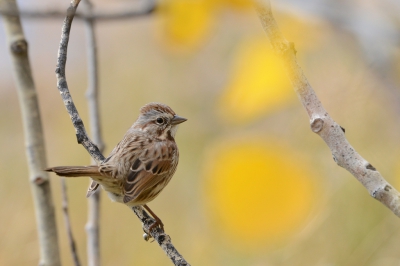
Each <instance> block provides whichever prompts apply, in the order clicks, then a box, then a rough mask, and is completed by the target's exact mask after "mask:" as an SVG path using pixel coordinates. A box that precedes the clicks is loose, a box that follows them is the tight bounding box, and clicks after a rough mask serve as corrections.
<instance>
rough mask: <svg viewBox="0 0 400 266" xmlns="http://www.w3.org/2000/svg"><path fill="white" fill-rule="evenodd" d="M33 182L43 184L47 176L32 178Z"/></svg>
mask: <svg viewBox="0 0 400 266" xmlns="http://www.w3.org/2000/svg"><path fill="white" fill-rule="evenodd" d="M32 182H33V183H34V184H36V185H38V186H40V185H43V184H44V183H45V182H46V178H43V177H42V176H36V177H34V178H33V179H32Z"/></svg>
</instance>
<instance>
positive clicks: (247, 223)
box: [204, 137, 317, 251]
mask: <svg viewBox="0 0 400 266" xmlns="http://www.w3.org/2000/svg"><path fill="white" fill-rule="evenodd" d="M248 139H250V140H248ZM251 139H252V140H251ZM206 168H207V170H206V178H205V180H206V181H205V190H204V197H205V198H206V201H207V203H208V206H207V207H208V208H209V210H210V212H211V216H212V218H213V219H212V220H213V222H214V225H215V226H216V230H217V231H218V232H222V233H223V234H224V235H225V236H224V238H227V239H228V241H229V243H232V244H233V245H234V246H235V247H238V249H240V250H247V251H254V250H259V249H260V248H262V247H265V246H267V245H274V244H276V243H277V242H279V241H282V239H285V238H286V237H288V236H290V235H292V234H293V233H294V232H296V230H298V229H299V228H301V226H302V225H304V224H305V221H306V218H307V217H308V216H309V214H310V210H311V209H312V207H313V206H314V204H315V202H316V200H317V199H316V198H315V196H316V195H315V186H316V184H314V182H315V181H314V180H315V179H314V178H313V176H314V174H313V172H312V171H311V167H308V166H307V163H306V162H305V161H304V160H303V159H302V158H299V157H298V156H295V155H294V154H293V151H291V150H290V149H288V148H286V147H285V146H284V145H279V144H278V143H276V142H275V143H271V142H265V141H263V140H260V139H257V138H252V137H251V138H246V139H243V140H239V141H231V142H227V143H225V144H222V145H219V146H217V147H215V148H214V149H213V150H212V152H211V154H210V155H209V156H208V157H207V162H206Z"/></svg>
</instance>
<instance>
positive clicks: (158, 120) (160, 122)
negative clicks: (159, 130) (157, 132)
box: [156, 117, 164, 125]
mask: <svg viewBox="0 0 400 266" xmlns="http://www.w3.org/2000/svg"><path fill="white" fill-rule="evenodd" d="M156 122H157V124H159V125H161V124H163V123H164V119H163V118H162V117H159V118H157V120H156Z"/></svg>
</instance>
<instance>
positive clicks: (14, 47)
mask: <svg viewBox="0 0 400 266" xmlns="http://www.w3.org/2000/svg"><path fill="white" fill-rule="evenodd" d="M10 48H11V52H12V53H13V54H15V55H25V54H26V53H27V52H28V43H27V42H26V40H25V39H20V40H16V41H14V42H13V43H12V44H11V45H10Z"/></svg>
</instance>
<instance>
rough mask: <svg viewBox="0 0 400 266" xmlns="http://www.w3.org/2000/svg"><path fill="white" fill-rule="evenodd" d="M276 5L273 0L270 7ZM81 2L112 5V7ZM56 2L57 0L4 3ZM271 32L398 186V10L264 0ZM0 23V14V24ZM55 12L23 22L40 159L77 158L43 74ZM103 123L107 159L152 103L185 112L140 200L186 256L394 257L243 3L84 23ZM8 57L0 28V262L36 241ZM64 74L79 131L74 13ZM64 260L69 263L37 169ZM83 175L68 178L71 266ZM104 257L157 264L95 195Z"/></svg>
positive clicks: (258, 260) (360, 192) (48, 69)
mask: <svg viewBox="0 0 400 266" xmlns="http://www.w3.org/2000/svg"><path fill="white" fill-rule="evenodd" d="M278 2H279V3H278ZM93 3H94V4H95V5H96V7H98V8H99V9H101V10H112V9H118V8H124V7H126V6H130V5H132V4H138V2H136V1H135V2H132V1H127V0H118V1H112V2H110V1H105V0H96V1H93ZM19 4H20V6H21V8H23V9H25V10H32V9H42V10H47V9H58V10H64V9H66V7H67V6H68V1H60V0H58V1H49V0H42V1H35V3H33V2H31V1H26V0H23V1H19ZM272 5H273V8H274V14H275V17H276V19H277V22H278V24H279V26H280V28H281V30H282V32H283V34H284V36H285V37H286V38H287V39H288V40H290V41H293V42H294V43H295V45H296V50H297V52H298V53H297V56H298V60H299V64H300V65H301V67H302V68H303V70H304V72H305V74H306V76H307V78H308V79H309V81H310V83H311V85H312V86H313V87H314V89H315V90H316V93H317V95H318V96H319V97H320V99H321V101H322V103H323V104H324V106H325V108H326V109H327V110H328V112H329V113H330V115H331V116H332V117H333V118H334V119H335V120H336V121H337V122H338V123H339V124H340V125H341V126H342V127H344V128H345V129H346V136H347V138H348V140H349V141H350V143H351V144H352V145H353V146H354V147H355V148H356V150H357V151H358V152H359V153H360V154H361V155H362V156H363V157H364V158H366V159H367V160H368V161H369V162H370V163H371V164H372V165H374V167H376V168H377V169H378V170H379V171H380V172H381V173H382V175H383V176H384V177H385V178H386V179H387V180H388V181H389V182H390V183H391V184H393V185H394V186H395V187H397V188H399V187H400V186H399V182H400V177H399V175H400V173H399V172H400V164H399V162H398V161H399V160H398V158H399V155H400V150H399V148H398V147H399V144H400V142H399V137H398V136H399V130H400V126H399V121H400V108H399V106H400V97H399V93H400V91H399V85H400V84H399V83H400V79H399V77H400V75H399V71H400V61H399V60H400V49H399V42H400V17H399V14H400V4H399V2H398V1H397V0H382V1H370V0H369V1H365V0H364V1H336V0H323V1H321V0H319V1H316V0H309V1H306V2H304V1H299V0H281V1H272ZM0 24H1V22H0ZM61 25H62V19H51V20H39V19H36V20H32V19H23V26H24V30H25V34H26V38H27V40H28V42H29V53H30V59H31V64H32V69H33V74H34V78H35V83H36V86H37V90H38V94H39V100H40V108H41V114H42V121H43V125H44V132H45V140H46V151H47V157H48V164H49V166H54V165H79V164H89V163H90V158H89V156H88V154H87V153H86V151H85V150H84V149H83V147H82V146H80V145H78V144H77V143H76V138H75V134H74V129H73V127H72V125H71V122H70V119H69V116H68V114H67V113H66V110H65V108H64V105H63V103H62V101H61V98H60V96H59V93H58V91H57V89H56V79H55V74H54V69H55V64H56V56H57V49H58V44H59V41H60V33H61ZM96 34H97V37H98V46H99V68H100V94H101V96H100V106H101V118H102V129H103V133H104V140H105V142H106V145H107V148H106V152H105V154H107V153H109V152H110V151H111V149H112V148H113V147H114V145H115V144H116V143H118V141H119V140H120V139H121V138H122V136H123V135H124V133H125V131H126V130H127V129H128V128H129V127H130V125H131V124H132V123H133V121H134V120H135V119H136V117H137V115H138V110H139V108H140V107H141V106H143V105H144V104H146V103H148V102H151V101H159V102H163V103H166V104H168V105H170V106H171V107H172V108H173V109H174V110H175V111H176V112H177V113H178V114H179V115H181V116H184V117H186V118H188V121H187V122H186V123H184V124H182V125H181V127H180V129H179V132H178V134H177V137H176V140H177V143H178V145H179V148H180V154H181V159H180V162H179V167H178V170H177V172H176V174H175V176H174V178H173V179H172V181H171V182H170V184H169V185H168V187H167V188H166V189H165V190H164V191H163V193H161V195H160V196H159V197H158V198H157V199H156V200H154V201H153V202H152V203H150V206H151V208H152V209H153V210H154V211H155V212H156V213H157V214H158V216H159V217H161V218H162V220H163V222H164V224H165V228H166V232H167V233H168V234H169V235H170V236H171V237H172V240H173V243H174V245H175V246H176V247H177V249H178V250H179V251H180V252H181V254H183V255H184V257H185V258H186V259H187V260H188V261H189V262H190V263H191V264H192V265H257V266H258V265H389V266H390V265H399V264H400V253H399V252H398V246H399V240H398V239H399V238H400V230H399V227H400V221H399V218H397V217H396V216H395V215H394V214H392V213H391V212H390V211H389V210H388V209H386V208H385V207H384V206H383V205H382V204H380V203H379V202H377V201H375V200H373V199H372V198H371V197H370V196H369V195H368V193H367V191H366V190H365V189H364V188H363V187H362V186H361V185H360V184H359V183H358V182H357V181H356V179H355V178H353V177H352V176H351V175H350V174H349V173H348V172H346V171H345V170H343V169H342V168H340V167H338V166H337V165H336V164H335V163H334V161H333V160H332V157H331V154H330V151H329V149H328V148H327V146H326V145H325V144H324V143H323V141H322V140H321V139H320V138H319V137H318V136H316V135H315V134H313V133H312V132H311V131H310V129H309V122H308V117H307V115H306V113H305V111H304V110H303V108H302V106H301V104H300V102H299V101H298V100H297V97H296V95H295V93H294V91H293V89H292V88H291V86H290V83H289V82H288V80H287V78H286V76H285V74H284V73H283V72H282V68H281V66H280V63H279V61H278V60H277V59H276V58H275V57H274V55H273V53H272V51H271V48H270V46H269V42H268V39H267V37H266V35H265V34H264V32H263V30H262V27H261V24H260V22H259V19H258V18H257V16H256V13H255V12H254V10H253V9H252V7H251V5H250V4H249V3H248V2H247V1H244V0H236V1H235V0H218V1H216V0H191V1H186V0H164V1H160V2H159V7H158V9H157V11H156V12H155V13H153V14H152V15H149V16H147V17H144V18H139V19H130V20H122V21H116V22H113V21H107V22H99V23H98V24H97V31H96ZM11 69H12V67H11V62H10V57H9V55H8V48H7V47H6V41H5V36H4V30H3V29H2V26H1V27H0V77H1V78H0V147H1V148H0V173H1V178H0V202H1V204H0V225H1V226H0V265H36V264H37V263H38V242H37V233H36V224H35V218H34V210H33V204H32V197H31V192H30V187H29V182H28V170H27V163H26V158H25V150H24V140H23V139H24V138H23V130H22V126H21V118H20V110H19V104H18V101H17V95H16V90H15V85H14V81H13V78H12V71H11ZM67 78H68V82H69V87H70V90H71V93H72V96H73V99H74V101H75V103H76V105H77V108H78V110H79V112H80V115H81V116H82V118H83V120H84V122H85V124H86V125H87V126H88V125H89V123H88V116H87V105H86V99H85V90H86V86H87V73H86V47H85V30H84V25H83V23H82V21H74V24H73V28H72V36H71V40H70V45H69V55H68V63H67ZM51 182H52V185H51V186H52V190H53V197H54V202H55V208H56V214H57V224H58V234H59V242H60V247H61V255H62V261H63V264H64V265H72V259H71V256H70V251H69V246H68V244H67V243H68V242H67V238H66V233H65V225H64V222H63V219H62V212H61V195H60V178H59V177H57V176H52V177H51ZM88 183H89V181H88V180H87V179H84V178H82V179H73V180H68V181H67V185H68V196H69V199H70V202H69V203H70V215H71V220H72V228H73V232H74V234H75V237H76V241H77V245H78V252H79V256H80V258H81V260H82V262H83V264H84V265H85V264H86V235H85V230H84V226H85V223H86V220H87V204H86V198H85V193H86V189H87V185H88ZM101 202H102V206H101V222H100V224H101V240H102V242H101V252H102V261H103V265H170V264H171V263H170V261H169V260H168V258H167V257H166V256H165V254H164V253H163V251H162V250H161V249H160V248H159V247H158V246H157V243H148V242H145V241H144V240H143V239H142V234H143V232H142V229H141V224H140V223H139V221H138V219H137V218H136V217H135V215H134V214H133V213H132V212H131V211H130V210H129V209H128V208H127V207H125V206H124V205H122V204H117V203H113V202H111V201H110V200H109V199H108V198H107V197H106V195H105V194H102V199H101Z"/></svg>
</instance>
